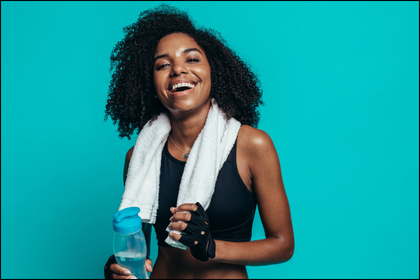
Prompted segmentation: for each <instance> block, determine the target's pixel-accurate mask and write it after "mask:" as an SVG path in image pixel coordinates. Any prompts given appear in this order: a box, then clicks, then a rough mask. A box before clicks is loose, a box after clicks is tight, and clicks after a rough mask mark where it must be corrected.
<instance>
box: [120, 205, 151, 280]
mask: <svg viewBox="0 0 420 280" xmlns="http://www.w3.org/2000/svg"><path fill="white" fill-rule="evenodd" d="M139 213H140V208H138V207H128V208H125V209H122V210H120V211H118V212H117V213H116V214H115V215H114V221H113V222H112V224H113V227H114V255H115V259H116V261H117V263H118V265H120V266H122V267H124V268H127V269H129V270H130V271H131V275H135V276H136V277H137V279H149V276H148V274H147V271H146V266H145V261H146V254H147V246H146V239H145V238H144V234H143V231H142V229H141V227H142V223H141V218H140V217H139V215H138V214H139Z"/></svg>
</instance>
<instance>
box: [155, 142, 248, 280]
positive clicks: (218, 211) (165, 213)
mask: <svg viewBox="0 0 420 280" xmlns="http://www.w3.org/2000/svg"><path fill="white" fill-rule="evenodd" d="M240 141H241V139H240V137H239V136H238V143H235V145H234V147H233V148H232V151H231V153H230V154H229V156H228V159H227V160H226V162H225V163H224V165H223V167H222V169H221V170H220V172H219V176H218V179H217V182H216V186H215V191H214V194H213V197H212V201H211V203H210V206H209V207H208V209H207V211H206V212H207V213H208V215H209V220H210V230H211V233H212V236H213V237H214V239H215V240H225V241H232V242H244V241H249V240H250V237H251V227H252V221H253V217H254V212H255V206H256V200H255V197H254V195H253V193H252V189H251V184H250V182H251V180H250V178H249V177H248V174H247V173H245V172H241V171H243V170H246V166H244V165H246V160H243V162H242V163H241V162H240V159H241V158H243V156H242V154H241V153H242V152H241V149H240ZM237 146H238V147H237ZM181 159H183V158H182V155H180V154H177V151H174V150H171V147H168V144H166V145H165V148H164V151H163V153H162V166H161V172H162V173H161V189H160V191H159V210H158V213H157V220H156V223H155V225H154V226H155V230H156V234H157V238H158V244H159V251H158V257H157V260H156V263H155V265H154V269H153V273H152V274H151V278H247V277H248V276H247V273H246V268H245V266H243V265H235V264H227V263H220V262H215V261H212V260H208V261H207V262H201V261H199V260H196V259H195V258H194V257H192V255H191V253H190V252H189V249H187V250H180V249H177V248H173V247H171V246H169V245H167V244H166V243H165V242H164V239H165V238H166V236H167V232H166V231H165V229H166V227H167V226H168V224H169V218H170V217H171V216H172V214H171V212H170V211H169V208H170V207H173V206H176V199H177V194H178V190H179V182H180V181H181V176H182V171H183V168H184V166H185V162H183V161H182V160H181ZM244 173H245V174H244ZM162 188H163V189H164V191H162ZM166 208H167V209H166Z"/></svg>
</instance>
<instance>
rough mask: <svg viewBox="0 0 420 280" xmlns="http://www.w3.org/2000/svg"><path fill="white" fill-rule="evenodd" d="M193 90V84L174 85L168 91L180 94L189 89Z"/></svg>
mask: <svg viewBox="0 0 420 280" xmlns="http://www.w3.org/2000/svg"><path fill="white" fill-rule="evenodd" d="M193 88H195V84H194V83H176V84H173V85H172V86H170V87H169V90H170V91H172V92H181V91H185V90H189V89H193Z"/></svg>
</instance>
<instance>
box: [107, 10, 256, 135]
mask: <svg viewBox="0 0 420 280" xmlns="http://www.w3.org/2000/svg"><path fill="white" fill-rule="evenodd" d="M194 25H195V23H194V24H193V22H192V20H191V19H190V18H189V16H188V14H187V13H186V12H183V11H179V10H178V9H177V8H174V7H171V6H168V5H166V4H161V5H159V6H157V7H156V8H153V9H150V10H146V11H144V12H142V13H141V14H140V16H139V18H138V20H137V22H135V23H133V24H131V25H129V26H126V27H124V33H125V36H124V38H123V40H121V41H120V42H118V43H117V44H116V46H115V47H114V49H113V50H112V53H111V68H110V72H112V71H113V70H114V72H113V74H112V80H111V83H110V85H109V90H108V100H107V104H106V110H105V120H107V119H108V116H111V119H112V120H113V124H114V125H115V124H116V123H117V121H118V131H119V136H120V137H121V138H123V137H127V138H128V139H130V135H131V134H132V133H133V131H134V130H135V129H137V133H139V132H140V130H141V129H142V128H143V126H144V125H145V124H146V123H147V122H148V121H149V120H155V119H156V118H157V117H158V115H159V114H160V113H161V112H167V109H166V108H165V107H164V106H163V105H162V103H161V102H160V101H159V99H157V98H155V89H154V86H153V63H154V61H153V58H154V54H155V50H156V46H157V44H158V42H159V40H160V39H161V38H163V37H165V36H166V35H169V34H172V33H185V34H187V35H189V36H190V37H191V38H193V39H194V40H195V41H196V42H197V44H198V45H199V46H200V47H201V48H202V49H203V50H204V52H205V54H206V56H207V59H208V61H209V64H210V69H211V92H210V95H211V97H212V98H214V99H215V101H216V102H217V105H218V106H219V108H220V109H221V110H222V111H223V113H224V114H225V116H226V118H227V119H230V118H231V117H234V118H235V119H237V120H238V121H239V122H240V123H241V124H246V125H250V126H253V127H256V126H257V125H258V121H259V118H260V115H259V112H258V111H257V107H258V106H259V105H263V102H262V100H261V98H262V90H261V89H260V81H259V79H258V78H257V76H256V75H255V74H254V73H253V72H252V71H251V70H250V67H248V66H247V64H246V63H245V62H243V61H242V60H241V59H240V58H239V57H238V56H237V55H236V54H235V53H234V52H233V51H232V50H231V49H229V47H228V46H227V43H226V41H225V40H224V39H223V38H222V37H221V35H220V33H219V32H217V31H214V30H212V29H205V28H196V27H195V26H194Z"/></svg>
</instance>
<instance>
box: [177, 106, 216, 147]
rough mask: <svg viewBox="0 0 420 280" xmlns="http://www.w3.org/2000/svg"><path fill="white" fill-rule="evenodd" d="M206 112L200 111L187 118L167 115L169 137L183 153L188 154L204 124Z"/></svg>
mask: <svg viewBox="0 0 420 280" xmlns="http://www.w3.org/2000/svg"><path fill="white" fill-rule="evenodd" d="M209 109H210V106H209V107H208V108H207V110H201V111H200V112H199V113H198V114H195V115H190V116H188V117H179V116H175V115H173V114H169V118H170V120H171V129H172V130H171V136H172V139H173V141H175V143H176V144H177V145H178V146H179V147H180V148H181V149H182V150H184V151H186V152H189V151H190V150H191V148H192V146H193V144H194V142H195V140H196V139H197V137H198V135H199V134H200V132H201V130H202V129H203V127H204V125H205V124H206V119H207V115H208V112H209Z"/></svg>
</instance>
